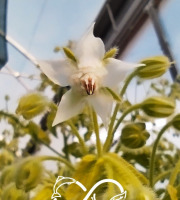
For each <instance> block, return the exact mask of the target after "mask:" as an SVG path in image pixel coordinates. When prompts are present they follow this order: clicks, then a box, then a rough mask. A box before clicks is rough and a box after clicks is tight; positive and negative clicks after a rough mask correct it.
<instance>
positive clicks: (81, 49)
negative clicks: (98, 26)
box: [74, 24, 105, 68]
mask: <svg viewBox="0 0 180 200" xmlns="http://www.w3.org/2000/svg"><path fill="white" fill-rule="evenodd" d="M93 30H94V24H93V25H92V26H91V27H90V28H89V30H88V31H87V32H86V33H85V34H84V36H83V37H82V38H81V39H80V40H79V41H78V42H77V44H76V47H75V49H74V54H75V56H76V57H77V58H78V60H79V68H81V67H98V66H101V60H102V58H103V57H104V54H105V47H104V43H103V42H102V40H101V39H100V38H97V37H94V34H93Z"/></svg>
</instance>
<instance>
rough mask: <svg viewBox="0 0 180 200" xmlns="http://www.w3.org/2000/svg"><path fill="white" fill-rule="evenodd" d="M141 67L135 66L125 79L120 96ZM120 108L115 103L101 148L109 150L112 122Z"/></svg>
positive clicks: (111, 138) (111, 137)
mask: <svg viewBox="0 0 180 200" xmlns="http://www.w3.org/2000/svg"><path fill="white" fill-rule="evenodd" d="M142 68H144V66H143V67H138V68H136V69H135V70H134V71H133V72H132V73H131V74H130V75H129V76H128V77H127V78H126V80H125V84H124V86H123V88H122V90H121V92H120V96H121V97H122V96H123V95H124V93H125V92H126V89H127V87H128V85H129V83H130V82H131V80H132V79H133V78H134V77H135V76H136V75H137V73H138V71H139V70H141V69H142ZM119 108H120V104H119V103H117V104H116V106H115V108H114V112H113V115H112V118H111V122H110V125H109V130H108V135H107V138H106V141H105V144H104V147H103V150H104V151H105V152H106V151H108V150H109V142H112V140H113V137H114V135H112V133H113V127H114V123H115V120H116V116H117V113H118V110H119Z"/></svg>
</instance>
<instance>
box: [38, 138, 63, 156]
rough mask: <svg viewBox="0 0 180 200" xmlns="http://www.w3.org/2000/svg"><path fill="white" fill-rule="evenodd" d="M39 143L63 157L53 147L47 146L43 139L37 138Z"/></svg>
mask: <svg viewBox="0 0 180 200" xmlns="http://www.w3.org/2000/svg"><path fill="white" fill-rule="evenodd" d="M37 140H38V142H39V143H41V144H43V145H44V146H46V147H47V148H48V149H50V150H51V151H53V152H54V153H55V154H57V155H58V156H60V157H62V158H63V157H64V156H63V155H62V154H60V153H59V152H58V151H56V150H55V149H53V148H52V147H51V146H49V145H48V144H46V143H45V142H44V141H42V140H40V139H37Z"/></svg>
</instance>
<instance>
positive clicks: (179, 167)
mask: <svg viewBox="0 0 180 200" xmlns="http://www.w3.org/2000/svg"><path fill="white" fill-rule="evenodd" d="M179 172H180V160H179V161H178V162H177V163H176V166H175V168H174V169H173V171H172V173H171V176H170V179H169V185H174V182H175V181H176V178H177V175H178V173H179Z"/></svg>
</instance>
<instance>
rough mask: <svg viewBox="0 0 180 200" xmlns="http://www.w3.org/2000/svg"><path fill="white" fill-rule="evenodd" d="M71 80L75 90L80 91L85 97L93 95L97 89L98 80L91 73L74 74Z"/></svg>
mask: <svg viewBox="0 0 180 200" xmlns="http://www.w3.org/2000/svg"><path fill="white" fill-rule="evenodd" d="M71 80H72V83H73V85H74V86H75V87H76V89H78V90H80V91H81V92H83V93H84V94H86V95H93V94H94V92H95V90H96V89H97V83H98V79H97V77H96V76H95V75H94V73H92V72H88V73H83V72H79V73H75V74H73V75H72V76H71Z"/></svg>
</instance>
